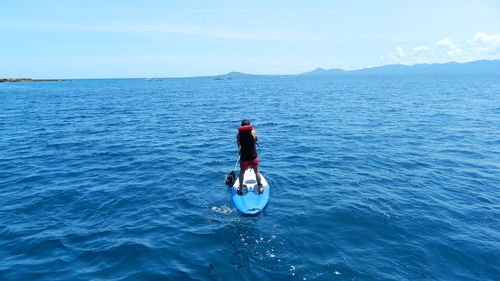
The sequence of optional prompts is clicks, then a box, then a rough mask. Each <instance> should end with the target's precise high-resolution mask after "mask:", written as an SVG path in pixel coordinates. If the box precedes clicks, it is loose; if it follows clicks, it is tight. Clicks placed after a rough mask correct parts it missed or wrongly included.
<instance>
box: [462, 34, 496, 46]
mask: <svg viewBox="0 0 500 281" xmlns="http://www.w3.org/2000/svg"><path fill="white" fill-rule="evenodd" d="M467 43H469V44H481V43H483V44H488V45H494V46H496V45H500V34H486V33H484V32H477V33H476V34H475V35H474V37H472V39H471V40H468V41H467Z"/></svg>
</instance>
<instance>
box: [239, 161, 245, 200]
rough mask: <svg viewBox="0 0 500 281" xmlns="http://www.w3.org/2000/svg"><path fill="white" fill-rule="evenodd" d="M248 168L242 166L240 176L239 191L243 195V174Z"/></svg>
mask: <svg viewBox="0 0 500 281" xmlns="http://www.w3.org/2000/svg"><path fill="white" fill-rule="evenodd" d="M246 170H247V169H245V168H240V176H239V181H240V186H239V187H238V191H239V192H240V195H242V194H241V193H242V192H243V175H244V174H245V171H246Z"/></svg>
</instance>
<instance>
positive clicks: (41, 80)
mask: <svg viewBox="0 0 500 281" xmlns="http://www.w3.org/2000/svg"><path fill="white" fill-rule="evenodd" d="M47 81H65V80H62V79H31V78H0V83H2V82H47Z"/></svg>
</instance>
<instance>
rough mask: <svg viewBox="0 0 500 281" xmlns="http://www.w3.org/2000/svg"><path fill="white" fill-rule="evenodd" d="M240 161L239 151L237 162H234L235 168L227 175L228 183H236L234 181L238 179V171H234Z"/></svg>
mask: <svg viewBox="0 0 500 281" xmlns="http://www.w3.org/2000/svg"><path fill="white" fill-rule="evenodd" d="M238 161H240V154H239V153H238V158H236V163H234V168H233V170H232V171H231V173H229V175H227V177H226V185H233V184H234V181H235V180H236V173H235V172H234V170H236V166H237V165H238Z"/></svg>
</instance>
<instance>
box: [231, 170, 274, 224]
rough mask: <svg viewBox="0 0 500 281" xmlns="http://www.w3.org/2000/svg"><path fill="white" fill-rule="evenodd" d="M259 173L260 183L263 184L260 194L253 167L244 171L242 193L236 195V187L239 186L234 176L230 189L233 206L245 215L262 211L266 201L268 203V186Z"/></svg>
mask: <svg viewBox="0 0 500 281" xmlns="http://www.w3.org/2000/svg"><path fill="white" fill-rule="evenodd" d="M260 175H261V178H262V185H263V186H264V192H262V194H259V188H258V186H257V180H256V178H255V171H254V170H253V169H248V170H246V171H245V174H244V178H243V195H238V193H237V191H238V187H239V186H240V181H239V180H238V178H236V182H235V183H234V185H233V188H232V190H231V196H232V198H233V203H234V206H235V207H236V209H238V211H240V212H241V213H243V214H245V215H256V214H258V213H260V212H262V210H264V208H265V207H266V206H267V203H269V188H270V187H269V184H268V183H267V181H266V179H265V178H264V176H262V173H261V174H260ZM245 186H246V188H245Z"/></svg>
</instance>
